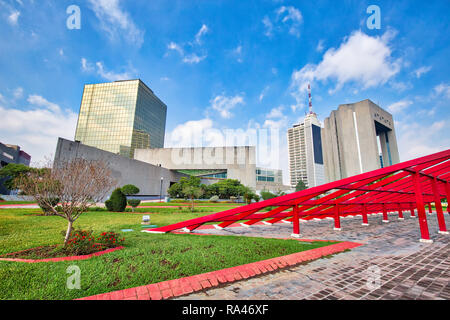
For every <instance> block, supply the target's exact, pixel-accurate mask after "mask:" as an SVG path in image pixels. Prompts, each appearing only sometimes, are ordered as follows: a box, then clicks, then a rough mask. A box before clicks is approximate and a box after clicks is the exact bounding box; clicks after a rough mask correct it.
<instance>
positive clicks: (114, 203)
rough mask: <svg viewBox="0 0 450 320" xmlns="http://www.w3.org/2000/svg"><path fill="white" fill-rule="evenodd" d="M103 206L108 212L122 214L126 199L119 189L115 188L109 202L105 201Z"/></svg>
mask: <svg viewBox="0 0 450 320" xmlns="http://www.w3.org/2000/svg"><path fill="white" fill-rule="evenodd" d="M105 206H106V208H107V209H108V211H113V212H124V211H125V208H126V207H127V197H125V195H124V194H123V192H122V190H120V188H117V189H116V190H114V191H113V193H112V194H111V197H109V200H107V201H105Z"/></svg>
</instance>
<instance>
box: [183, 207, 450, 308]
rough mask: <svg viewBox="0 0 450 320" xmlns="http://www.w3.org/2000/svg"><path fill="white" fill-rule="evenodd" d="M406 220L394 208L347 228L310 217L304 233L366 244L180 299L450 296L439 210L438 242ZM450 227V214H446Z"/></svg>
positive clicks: (262, 232) (275, 231)
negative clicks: (337, 228)
mask: <svg viewBox="0 0 450 320" xmlns="http://www.w3.org/2000/svg"><path fill="white" fill-rule="evenodd" d="M404 215H405V220H403V221H400V220H398V219H397V216H396V215H395V214H390V215H389V219H390V222H389V223H382V222H381V220H382V216H381V215H372V216H369V224H370V225H369V226H365V227H364V226H361V222H362V221H361V218H360V217H358V218H346V219H342V220H341V225H342V230H341V231H333V221H332V220H324V221H310V222H308V223H302V224H301V225H300V228H301V233H302V237H305V238H310V239H327V240H345V241H352V242H360V243H361V242H362V243H365V245H363V246H361V247H358V248H355V249H352V250H351V251H350V252H344V253H340V254H338V255H335V256H333V257H331V258H329V259H319V260H316V261H313V262H310V263H308V264H307V265H300V266H297V267H292V268H290V269H287V270H281V271H279V272H277V273H273V274H269V275H264V276H261V277H258V278H253V279H248V280H245V281H239V282H236V283H233V284H230V285H226V286H224V287H221V288H215V289H210V290H207V291H204V292H200V293H194V294H191V295H188V296H184V297H180V298H179V299H216V300H224V299H238V300H239V299H445V300H448V299H450V258H449V256H450V235H440V234H438V233H437V231H438V227H437V221H436V215H435V214H432V215H427V218H428V223H429V229H430V235H431V238H432V239H433V240H434V243H432V244H425V243H420V242H419V238H420V232H419V226H418V220H417V218H410V217H409V213H406V212H405V213H404ZM445 220H446V223H447V226H448V227H449V228H450V215H449V214H448V213H446V214H445ZM291 231H292V225H290V224H276V225H273V226H253V227H251V228H245V227H242V228H232V229H225V230H204V231H202V230H200V231H198V232H199V233H209V234H211V233H214V234H227V235H230V234H235V235H244V236H263V237H280V238H282V237H286V236H288V235H289V234H290V233H291Z"/></svg>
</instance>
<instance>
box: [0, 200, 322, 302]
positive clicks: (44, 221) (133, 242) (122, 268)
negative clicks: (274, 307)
mask: <svg viewBox="0 0 450 320" xmlns="http://www.w3.org/2000/svg"><path fill="white" fill-rule="evenodd" d="M39 213H40V210H36V209H1V210H0V254H4V253H8V252H14V251H18V250H23V249H28V248H33V247H37V246H42V245H51V244H57V243H60V242H61V240H62V236H61V234H60V233H61V231H63V230H65V227H66V223H65V220H64V219H62V218H60V217H45V216H37V215H36V214H39ZM199 216H202V214H201V213H180V214H173V213H172V214H171V213H159V214H154V215H152V223H154V224H157V225H160V226H163V225H168V224H171V223H175V222H179V221H183V220H186V219H191V218H195V217H199ZM141 219H142V218H141V216H140V215H136V214H131V213H109V212H88V213H86V214H84V215H83V216H81V218H80V219H79V220H78V221H77V222H76V225H75V226H76V227H77V228H89V229H93V230H94V231H96V232H101V231H116V232H120V230H121V229H124V228H132V229H134V230H135V231H134V232H128V233H123V235H124V236H125V238H126V244H125V245H126V248H125V249H123V250H120V251H117V252H113V253H109V254H106V255H103V256H100V257H95V258H92V259H89V260H83V261H73V262H58V263H38V264H26V263H17V262H5V261H0V279H1V280H0V299H2V300H5V299H74V298H80V297H84V296H89V295H94V294H99V293H105V292H110V291H114V290H119V289H126V288H130V287H135V286H140V285H146V284H150V283H155V282H159V281H164V280H170V279H176V278H179V277H184V276H189V275H195V274H199V273H204V272H209V271H213V270H218V269H222V268H227V267H232V266H237V265H241V264H245V263H250V262H255V261H259V260H264V259H269V258H273V257H277V256H281V255H286V254H291V253H295V252H299V251H303V250H308V249H312V248H316V247H320V246H326V245H329V244H330V243H328V242H314V243H301V242H298V241H296V240H280V239H263V238H248V237H236V236H195V235H175V234H147V233H142V232H140V231H141V229H142V228H141V225H140V222H141ZM73 264H75V265H77V266H79V267H80V268H81V286H82V289H81V290H68V289H66V281H67V277H68V276H69V275H68V274H67V273H66V268H67V267H68V266H70V265H73Z"/></svg>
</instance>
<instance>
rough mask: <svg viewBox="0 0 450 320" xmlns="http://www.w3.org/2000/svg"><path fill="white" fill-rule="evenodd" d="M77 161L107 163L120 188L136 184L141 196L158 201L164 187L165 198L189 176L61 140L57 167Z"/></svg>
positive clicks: (57, 155) (57, 149) (59, 141)
mask: <svg viewBox="0 0 450 320" xmlns="http://www.w3.org/2000/svg"><path fill="white" fill-rule="evenodd" d="M76 158H82V159H87V160H101V161H104V162H105V163H106V164H107V165H108V167H109V168H110V169H111V171H112V175H113V177H114V178H115V179H116V180H117V186H118V187H122V186H124V185H126V184H134V185H135V186H137V187H138V188H139V189H140V193H139V194H138V196H139V195H140V196H147V197H150V198H152V197H153V198H158V197H159V196H160V193H161V186H162V196H165V195H167V189H168V188H169V187H170V186H171V185H172V184H174V183H176V182H178V181H179V180H180V178H181V177H183V176H186V175H184V174H182V173H179V172H176V171H174V170H169V169H166V168H163V167H160V166H156V165H153V164H149V163H146V162H142V161H138V160H134V159H130V158H128V157H125V156H121V155H117V154H115V153H112V152H108V151H104V150H100V149H98V148H94V147H90V146H86V145H84V144H82V143H80V142H78V141H75V142H74V141H69V140H66V139H62V138H59V139H58V144H57V147H56V152H55V159H54V163H55V164H57V163H59V162H61V161H63V162H65V161H70V160H72V159H76ZM161 178H162V179H161ZM113 189H114V188H113ZM111 191H112V189H111ZM105 200H106V199H105Z"/></svg>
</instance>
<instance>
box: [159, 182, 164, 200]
mask: <svg viewBox="0 0 450 320" xmlns="http://www.w3.org/2000/svg"><path fill="white" fill-rule="evenodd" d="M163 181H164V178H163V177H161V187H160V189H159V202H162V186H163Z"/></svg>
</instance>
